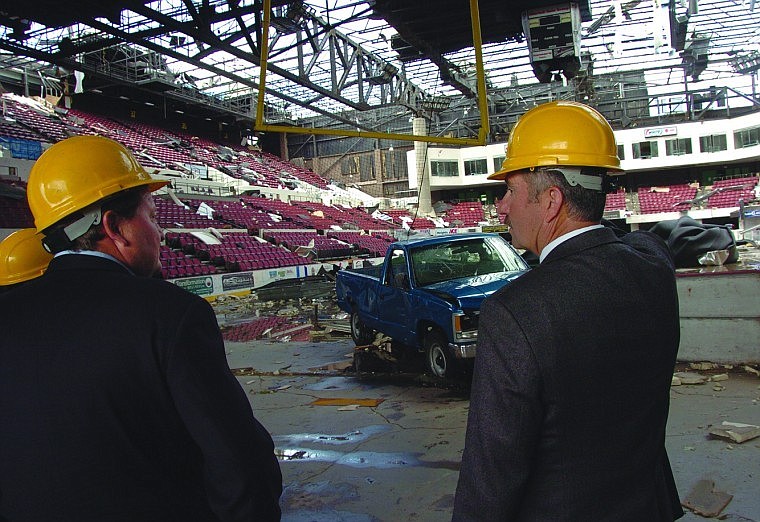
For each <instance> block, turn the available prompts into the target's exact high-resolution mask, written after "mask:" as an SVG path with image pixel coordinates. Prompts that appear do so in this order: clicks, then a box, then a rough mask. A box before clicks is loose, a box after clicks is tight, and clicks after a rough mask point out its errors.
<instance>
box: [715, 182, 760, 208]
mask: <svg viewBox="0 0 760 522" xmlns="http://www.w3.org/2000/svg"><path fill="white" fill-rule="evenodd" d="M759 181H760V178H758V177H757V176H749V177H743V178H733V179H722V180H718V181H716V182H715V183H713V186H712V190H717V192H715V193H714V194H712V195H711V196H710V197H709V198H708V199H707V206H708V207H709V208H726V207H738V206H739V200H740V199H741V200H744V202H745V203H746V202H749V201H752V200H754V199H755V187H756V186H757V184H758V182H759Z"/></svg>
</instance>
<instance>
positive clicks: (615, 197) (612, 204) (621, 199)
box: [604, 190, 626, 212]
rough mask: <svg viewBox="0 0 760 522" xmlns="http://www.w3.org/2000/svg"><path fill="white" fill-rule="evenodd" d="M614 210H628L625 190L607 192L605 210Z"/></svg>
mask: <svg viewBox="0 0 760 522" xmlns="http://www.w3.org/2000/svg"><path fill="white" fill-rule="evenodd" d="M612 210H626V202H625V190H618V191H617V192H612V193H610V194H607V199H606V201H605V203H604V211H605V212H608V211H612Z"/></svg>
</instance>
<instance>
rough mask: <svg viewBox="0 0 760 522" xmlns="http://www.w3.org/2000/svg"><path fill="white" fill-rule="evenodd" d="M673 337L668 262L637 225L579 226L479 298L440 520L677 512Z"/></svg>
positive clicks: (637, 516)
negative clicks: (670, 448) (454, 461)
mask: <svg viewBox="0 0 760 522" xmlns="http://www.w3.org/2000/svg"><path fill="white" fill-rule="evenodd" d="M678 343H679V319H678V297H677V293H676V286H675V276H674V268H673V263H672V260H671V258H670V255H669V252H668V249H667V246H666V245H665V243H664V242H663V241H662V240H660V239H659V238H658V237H656V236H654V235H653V234H649V233H647V232H635V233H631V234H628V235H626V236H625V237H623V238H621V239H618V238H616V237H615V234H614V233H613V232H612V231H611V230H609V229H606V228H604V229H597V230H592V231H588V232H585V233H583V234H581V235H579V236H576V237H575V238H572V239H570V240H568V241H566V242H564V243H562V244H560V245H559V246H558V247H557V248H556V249H555V250H553V251H552V252H551V253H550V254H549V255H548V256H547V258H546V259H545V260H544V262H543V263H541V265H540V266H538V267H537V268H534V269H533V270H531V271H530V272H528V273H526V274H525V275H523V276H522V277H520V278H519V279H518V280H517V281H515V282H514V283H512V284H511V285H509V286H507V287H504V288H502V289H501V290H499V291H498V292H496V293H495V294H494V295H493V296H492V297H491V298H489V299H487V300H486V302H485V303H484V304H483V306H482V309H481V315H480V330H479V334H478V352H477V356H476V358H475V370H474V378H473V384H472V394H471V402H470V412H469V419H468V425H467V438H466V444H465V450H464V455H463V458H462V467H461V472H460V476H459V484H458V487H457V492H456V498H455V506H454V517H453V519H454V520H456V521H463V520H488V521H496V520H498V521H507V520H509V521H513V520H520V521H533V522H535V521H552V522H557V521H574V522H575V521H580V520H584V521H585V520H588V521H594V522H599V521H610V522H613V521H614V522H625V521H630V522H642V521H647V522H657V521H671V520H674V519H676V518H679V517H680V516H681V515H682V514H683V511H682V510H681V507H680V505H679V499H678V494H677V492H676V489H675V483H674V481H673V476H672V473H671V471H670V464H669V463H668V459H667V455H666V453H665V447H664V442H665V425H666V421H667V417H668V405H669V391H670V382H671V378H672V374H673V367H674V364H675V359H676V353H677V350H678Z"/></svg>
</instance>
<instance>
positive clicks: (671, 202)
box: [638, 184, 697, 214]
mask: <svg viewBox="0 0 760 522" xmlns="http://www.w3.org/2000/svg"><path fill="white" fill-rule="evenodd" d="M638 195H639V207H640V209H641V213H642V214H657V213H660V212H680V211H683V210H689V209H690V208H691V207H692V203H691V201H692V200H693V199H694V198H695V196H696V195H697V188H696V187H693V186H690V185H687V184H680V185H669V186H666V187H641V188H639V189H638Z"/></svg>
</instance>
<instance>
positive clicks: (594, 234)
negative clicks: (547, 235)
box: [541, 227, 620, 265]
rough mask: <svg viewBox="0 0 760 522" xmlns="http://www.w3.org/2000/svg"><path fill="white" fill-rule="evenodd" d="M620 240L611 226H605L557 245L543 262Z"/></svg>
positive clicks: (549, 261)
mask: <svg viewBox="0 0 760 522" xmlns="http://www.w3.org/2000/svg"><path fill="white" fill-rule="evenodd" d="M619 241H620V239H618V237H617V236H616V235H615V233H614V232H613V231H612V230H610V229H609V228H606V227H605V228H597V229H594V230H589V231H588V232H584V233H583V234H580V235H578V236H575V237H571V238H570V239H568V240H567V241H564V242H562V243H560V244H559V245H557V247H556V248H555V249H554V250H552V251H551V252H549V255H548V256H546V259H544V260H543V261H542V262H541V264H542V265H543V264H546V263H551V262H552V261H557V260H558V259H562V258H564V257H567V256H570V255H573V254H577V253H578V252H581V251H583V250H587V249H589V248H594V247H597V246H599V245H604V244H607V243H617V242H619Z"/></svg>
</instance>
